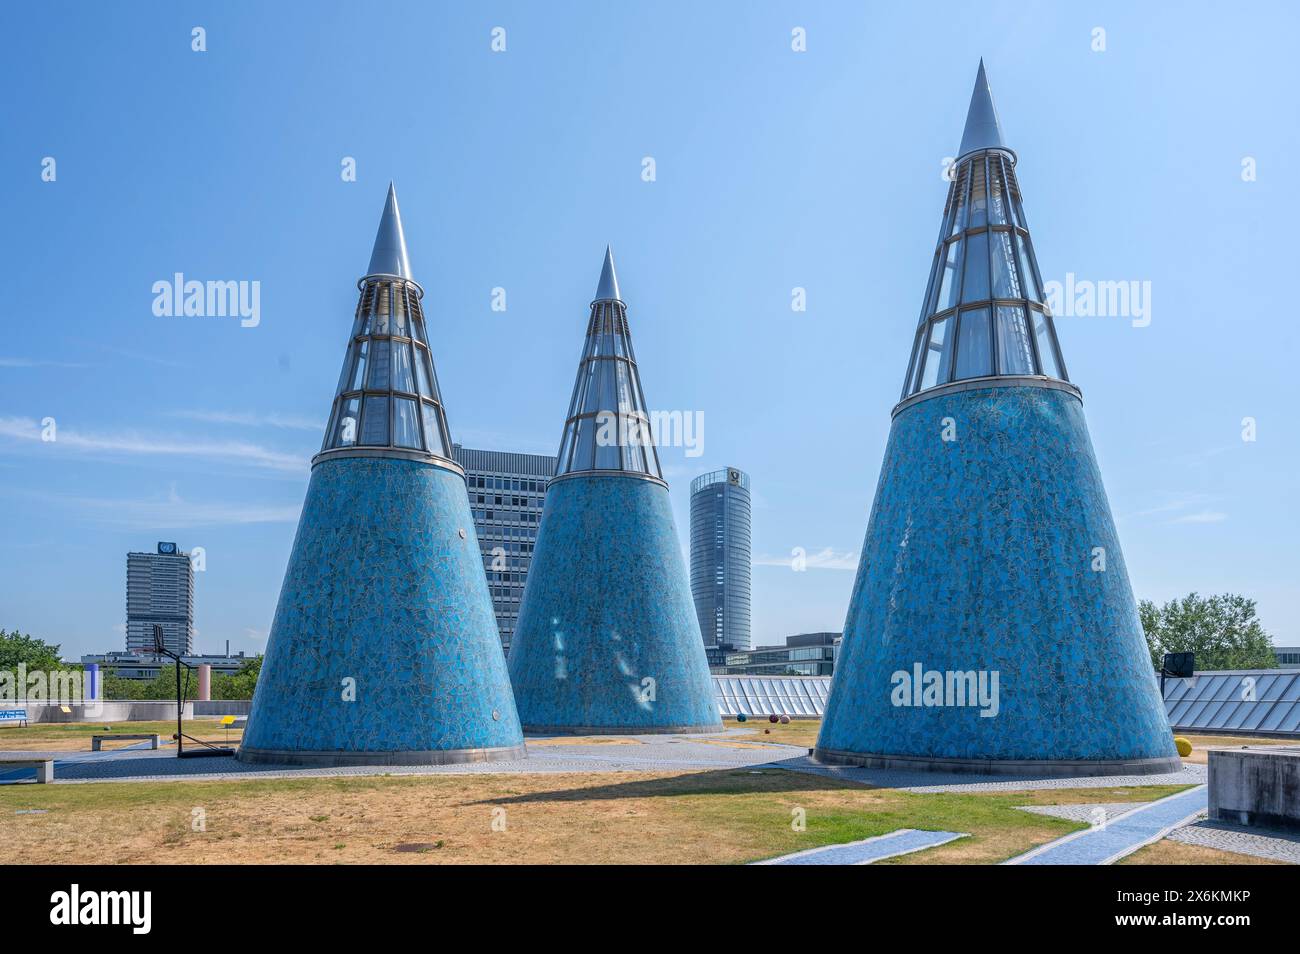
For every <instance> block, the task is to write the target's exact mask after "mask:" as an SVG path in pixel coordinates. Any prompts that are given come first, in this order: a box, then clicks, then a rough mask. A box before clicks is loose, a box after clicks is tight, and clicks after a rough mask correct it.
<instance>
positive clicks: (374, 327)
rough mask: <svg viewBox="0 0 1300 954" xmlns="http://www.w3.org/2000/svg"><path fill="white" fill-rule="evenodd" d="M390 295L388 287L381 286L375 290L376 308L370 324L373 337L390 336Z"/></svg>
mask: <svg viewBox="0 0 1300 954" xmlns="http://www.w3.org/2000/svg"><path fill="white" fill-rule="evenodd" d="M388 295H389V288H388V286H387V285H380V286H379V287H378V288H376V289H375V307H374V311H373V312H372V314H373V318H372V320H371V322H370V333H371V334H373V335H386V334H390V332H389V330H388V329H389V322H388Z"/></svg>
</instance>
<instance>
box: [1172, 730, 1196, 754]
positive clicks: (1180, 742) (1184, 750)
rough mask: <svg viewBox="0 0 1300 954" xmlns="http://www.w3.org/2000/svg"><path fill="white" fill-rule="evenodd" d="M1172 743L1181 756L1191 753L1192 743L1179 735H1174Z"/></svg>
mask: <svg viewBox="0 0 1300 954" xmlns="http://www.w3.org/2000/svg"><path fill="white" fill-rule="evenodd" d="M1174 745H1175V746H1176V747H1177V749H1178V754H1179V755H1181V756H1182V757H1183V758H1187V756H1189V755H1191V754H1192V743H1190V742H1188V741H1187V740H1186V739H1184V738H1183V737H1182V736H1181V735H1176V736H1174Z"/></svg>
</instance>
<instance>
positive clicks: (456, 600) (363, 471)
mask: <svg viewBox="0 0 1300 954" xmlns="http://www.w3.org/2000/svg"><path fill="white" fill-rule="evenodd" d="M358 287H359V288H360V290H361V298H360V302H359V303H358V305H357V312H356V318H355V320H354V322H353V325H352V334H351V336H350V337H349V338H348V349H347V356H346V357H345V358H344V361H343V371H342V374H341V375H340V377H339V383H338V388H337V390H336V393H335V397H334V405H333V409H332V411H331V413H330V420H329V425H328V427H327V429H326V435H325V442H324V445H323V446H322V448H321V452H320V453H319V454H317V455H316V457H315V458H314V459H313V461H312V473H311V483H310V484H309V485H308V488H307V500H306V502H305V503H304V504H303V509H302V516H301V517H300V518H299V521H298V534H297V537H296V538H295V539H294V543H293V551H292V553H291V554H290V556H289V567H288V570H287V571H286V572H285V577H284V584H283V586H282V587H281V590H280V603H279V605H278V606H277V608H276V611H275V621H274V622H273V623H272V626H271V635H270V639H269V641H268V643H267V648H266V658H265V660H264V661H263V663H262V672H261V676H260V677H259V679H258V682H257V692H256V694H255V695H254V698H253V708H252V712H251V714H250V715H249V719H248V729H247V731H246V732H245V734H244V741H243V744H242V746H241V747H240V750H239V758H240V759H242V760H244V761H251V762H277V763H291V764H303V765H354V764H379V765H428V764H441V763H446V762H468V761H489V760H496V759H507V758H520V757H522V756H523V755H524V744H523V735H522V733H521V731H520V728H519V718H518V715H517V714H516V712H515V702H514V695H513V693H512V692H511V691H510V682H509V678H508V676H507V673H506V663H505V657H504V656H503V655H502V652H501V642H500V639H499V637H498V635H497V627H496V618H495V617H494V616H493V614H492V603H491V600H490V598H489V596H488V589H487V581H486V579H485V577H484V575H483V563H482V557H481V556H480V555H479V546H478V539H477V537H476V535H475V532H474V521H473V519H472V518H471V515H470V510H469V497H468V496H467V494H466V492H465V475H464V472H463V471H462V470H461V468H460V467H459V466H458V465H457V464H456V463H455V462H454V461H453V460H452V457H451V446H452V444H451V437H450V435H449V433H448V431H447V421H446V417H445V414H444V412H443V405H442V397H441V395H440V393H439V390H438V380H437V375H436V373H435V371H434V364H433V357H432V355H431V354H430V351H429V339H428V336H427V334H426V331H425V320H424V312H423V309H422V307H421V304H420V299H421V298H422V297H423V295H424V290H423V289H422V288H421V287H420V286H419V285H418V284H416V282H415V281H414V280H413V279H412V277H411V266H410V262H409V260H408V257H407V254H406V240H405V236H404V235H403V232H402V220H401V216H400V214H399V212H398V208H397V194H396V192H395V191H394V189H393V188H392V186H391V185H390V186H389V189H388V201H387V203H386V205H385V206H384V213H383V217H382V218H381V219H380V223H379V233H378V235H377V237H376V238H375V248H374V254H373V255H372V256H371V259H370V268H369V269H368V271H367V273H366V277H365V278H363V279H361V281H360V282H358Z"/></svg>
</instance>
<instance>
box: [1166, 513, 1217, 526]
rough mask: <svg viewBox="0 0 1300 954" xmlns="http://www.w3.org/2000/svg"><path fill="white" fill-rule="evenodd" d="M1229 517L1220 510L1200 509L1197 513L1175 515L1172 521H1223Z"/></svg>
mask: <svg viewBox="0 0 1300 954" xmlns="http://www.w3.org/2000/svg"><path fill="white" fill-rule="evenodd" d="M1227 519H1228V515H1227V514H1226V513H1221V512H1220V511H1218V510H1198V511H1197V512H1196V513H1185V514H1183V515H1182V516H1181V517H1175V518H1174V519H1173V520H1170V521H1169V522H1170V523H1222V522H1223V521H1225V520H1227Z"/></svg>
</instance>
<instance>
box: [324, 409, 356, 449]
mask: <svg viewBox="0 0 1300 954" xmlns="http://www.w3.org/2000/svg"><path fill="white" fill-rule="evenodd" d="M360 409H361V399H360V398H354V397H353V398H348V399H346V400H345V401H344V402H343V408H342V410H341V411H340V413H339V420H338V424H337V425H335V428H334V441H333V443H332V444H331V445H330V446H332V447H351V446H352V445H353V444H355V443H356V442H357V418H358V417H359V416H360V415H359V414H358V413H357V412H358V411H359V410H360Z"/></svg>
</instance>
